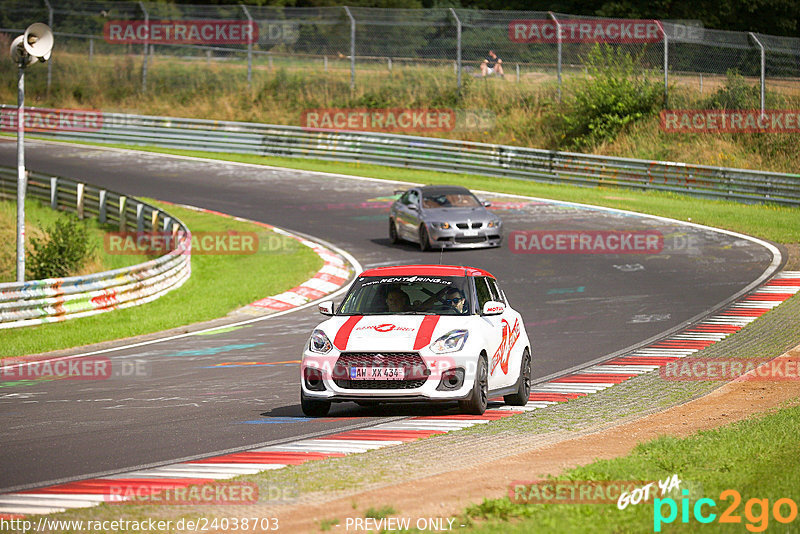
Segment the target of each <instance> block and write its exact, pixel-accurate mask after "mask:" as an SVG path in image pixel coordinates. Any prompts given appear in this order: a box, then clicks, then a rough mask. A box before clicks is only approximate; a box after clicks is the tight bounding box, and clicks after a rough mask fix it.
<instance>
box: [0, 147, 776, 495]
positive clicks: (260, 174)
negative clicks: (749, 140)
mask: <svg viewBox="0 0 800 534" xmlns="http://www.w3.org/2000/svg"><path fill="white" fill-rule="evenodd" d="M26 144H27V153H26V165H27V167H28V169H30V170H34V171H37V172H42V173H49V174H53V175H58V176H65V177H68V178H71V179H75V180H81V181H86V182H90V183H92V184H95V185H99V186H103V187H107V188H109V189H113V190H116V191H119V192H122V193H125V194H128V195H132V196H143V197H150V198H155V199H158V200H165V201H169V202H174V203H180V204H188V205H192V206H198V207H202V208H206V209H210V210H214V211H219V212H222V213H226V214H230V215H234V216H239V217H243V218H247V219H251V220H255V221H260V222H264V223H268V224H272V225H275V226H277V227H280V228H284V229H286V230H289V231H292V232H297V233H299V234H305V235H307V236H312V237H315V238H319V239H321V240H324V241H326V242H328V243H330V244H332V245H334V246H335V247H339V248H341V249H343V250H345V251H347V252H348V253H349V254H351V255H352V256H353V257H354V258H355V259H356V260H357V261H358V262H359V263H360V265H361V266H362V267H364V268H369V267H373V266H379V265H391V264H412V263H440V262H441V263H443V264H451V265H469V266H474V267H479V268H483V269H486V270H488V271H489V272H491V273H493V274H494V275H495V276H496V277H497V278H498V280H499V281H500V284H501V287H502V288H503V289H504V291H505V293H506V295H507V297H508V299H509V301H510V302H511V304H512V306H514V308H515V309H517V310H518V311H520V313H521V314H522V316H523V318H524V320H525V327H526V329H527V331H528V334H529V336H530V337H531V341H532V347H533V377H534V381H535V382H537V381H538V382H541V381H544V380H550V379H552V378H554V377H557V376H558V375H561V374H565V373H567V372H573V371H575V370H579V369H582V368H585V367H589V366H591V365H594V364H596V363H599V362H602V361H604V360H608V359H610V358H612V357H617V356H621V355H624V354H627V353H630V352H631V351H633V350H635V349H636V348H637V347H640V346H643V345H645V344H648V343H652V342H653V341H656V340H657V339H659V338H661V337H664V336H666V335H668V334H670V333H672V332H674V331H676V330H678V329H680V328H683V327H686V326H687V325H688V324H690V323H694V322H696V321H699V320H700V319H701V318H703V317H706V316H708V315H710V314H711V313H713V312H714V311H716V310H718V309H719V308H721V307H722V306H724V305H725V304H727V303H729V302H731V301H732V300H733V299H735V298H737V297H738V296H741V295H742V294H743V293H744V292H746V291H748V290H750V289H752V288H753V287H755V286H756V285H758V284H759V283H760V282H762V281H764V280H765V279H766V278H768V277H769V276H770V275H772V274H773V273H774V272H776V271H777V270H778V269H779V268H780V266H781V263H782V259H781V257H780V253H779V252H778V250H777V249H776V248H775V247H774V246H772V245H770V244H768V243H764V242H761V241H758V240H755V239H752V238H747V237H745V236H741V235H737V234H733V233H729V232H723V231H717V230H713V229H710V228H706V227H701V226H698V225H693V224H691V223H685V222H679V221H675V220H670V219H664V218H658V217H651V216H646V215H640V214H634V213H630V212H622V211H615V210H610V209H607V208H595V207H591V206H582V205H575V204H570V203H563V202H553V201H547V200H541V199H531V198H521V197H516V196H510V195H503V194H494V193H478V196H479V197H480V198H482V199H486V200H489V201H491V203H492V207H491V209H493V210H494V211H495V213H497V214H498V215H499V216H500V217H501V218H502V220H503V222H504V226H505V228H504V231H505V235H506V240H505V241H504V243H503V246H502V247H500V248H497V249H482V250H466V251H445V252H444V253H442V254H440V253H439V252H438V251H435V252H427V253H423V252H420V251H419V249H418V248H417V247H416V246H414V245H411V244H406V245H398V246H393V245H391V244H390V243H389V239H388V232H387V230H388V218H387V214H388V208H389V205H390V203H391V201H392V196H393V194H394V192H395V191H396V190H398V189H403V185H402V184H399V183H393V182H389V181H383V180H373V179H361V178H355V177H347V176H342V175H335V174H324V173H315V172H307V171H297V170H288V169H277V168H271V167H259V166H256V165H245V164H236V163H227V162H223V161H211V160H199V159H192V158H185V157H177V156H168V155H161V154H153V153H145V152H136V151H122V150H111V149H98V148H90V147H82V146H77V145H66V144H58V143H48V142H41V141H28V142H27V143H26ZM15 150H16V149H15V144H14V143H13V142H10V140H9V142H5V141H3V142H0V165H6V166H13V165H14V164H15V161H16V160H15V157H16V151H15ZM611 194H613V193H611ZM575 230H578V231H586V232H642V233H650V234H658V235H660V236H661V237H662V241H661V243H662V245H661V247H660V248H659V250H648V251H644V252H637V253H627V254H589V253H559V254H554V253H533V252H535V250H534V249H533V248H532V247H531V246H530V242H529V241H526V242H525V243H527V244H526V245H524V246H523V242H522V241H519V242H517V243H515V242H514V241H512V240H510V239H508V236H509V235H510V234H511V232H514V231H529V232H532V231H537V232H553V233H558V232H566V231H575ZM515 246H516V247H521V248H517V249H516V250H514V249H515ZM236 283H242V284H257V283H258V281H257V280H238V281H236ZM265 296H266V295H265ZM320 321H321V316H320V315H319V314H318V313H317V312H316V307H315V306H311V307H307V308H305V309H301V310H298V311H294V312H290V313H285V314H279V315H275V316H270V317H265V318H263V319H262V320H258V321H253V322H250V323H248V324H246V325H240V326H235V327H233V328H231V329H226V330H222V331H220V332H219V333H213V332H212V333H211V334H210V335H189V336H184V337H180V338H178V339H168V340H165V341H162V342H157V343H150V344H147V345H143V346H132V347H126V346H125V342H120V343H119V344H118V345H119V348H118V349H116V350H112V351H109V352H106V353H104V355H105V356H108V357H109V358H111V359H112V361H114V362H117V363H122V362H124V361H129V362H144V364H145V366H146V370H147V372H146V373H144V375H143V376H135V377H128V378H112V379H109V380H97V381H68V380H54V381H43V382H39V383H33V384H20V385H12V384H3V385H2V386H3V387H2V388H0V406H1V407H0V410H2V413H3V415H4V421H5V424H4V425H3V428H2V429H0V466H2V472H3V477H2V481H0V492H7V491H16V490H24V489H31V488H37V487H41V486H44V485H50V484H54V483H60V482H69V481H75V480H79V479H84V478H89V477H97V476H102V475H112V474H115V473H123V472H126V471H136V470H141V469H144V468H149V467H155V466H159V465H165V464H172V463H175V462H176V461H187V460H192V459H200V458H204V457H208V456H213V455H215V454H220V453H221V452H235V451H243V450H247V449H252V448H255V447H265V446H270V445H276V444H281V443H285V442H289V441H296V440H298V439H301V438H315V437H320V436H325V435H327V434H332V433H337V432H342V431H347V430H357V429H359V428H362V427H366V426H372V425H375V424H378V423H382V422H387V423H388V422H393V421H398V420H401V419H404V418H407V417H411V416H419V415H441V414H450V413H454V409H453V408H452V407H449V406H440V407H424V406H413V405H404V406H392V407H380V408H377V409H368V408H362V407H359V406H357V405H355V404H353V403H343V404H335V405H334V406H333V408H332V410H331V414H330V415H329V416H328V417H325V418H316V419H315V418H307V417H304V416H303V414H302V412H301V410H300V401H299V359H300V355H301V353H302V348H303V345H304V343H306V341H307V339H308V336H309V334H310V332H311V330H312V329H313V327H314V326H315V325H316V324H317V323H319V322H320ZM231 322H233V319H232V320H231ZM61 327H62V328H76V329H79V328H80V319H78V320H75V321H68V322H65V323H63V324H62V325H61ZM0 347H2V333H1V332H0ZM0 350H1V349H0ZM73 352H75V351H73Z"/></svg>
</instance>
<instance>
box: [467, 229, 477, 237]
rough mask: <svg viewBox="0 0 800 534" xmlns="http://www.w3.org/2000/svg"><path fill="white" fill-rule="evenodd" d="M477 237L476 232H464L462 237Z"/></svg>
mask: <svg viewBox="0 0 800 534" xmlns="http://www.w3.org/2000/svg"><path fill="white" fill-rule="evenodd" d="M476 235H478V231H477V230H464V237H475V236H476Z"/></svg>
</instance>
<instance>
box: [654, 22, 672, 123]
mask: <svg viewBox="0 0 800 534" xmlns="http://www.w3.org/2000/svg"><path fill="white" fill-rule="evenodd" d="M656 24H658V27H659V28H661V35H663V36H664V108H668V107H669V38H668V37H667V32H666V31H665V30H664V24H662V23H661V21H660V20H657V21H656Z"/></svg>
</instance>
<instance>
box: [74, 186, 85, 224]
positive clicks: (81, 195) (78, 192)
mask: <svg viewBox="0 0 800 534" xmlns="http://www.w3.org/2000/svg"><path fill="white" fill-rule="evenodd" d="M85 190H86V184H83V183H80V182H79V183H78V184H77V187H76V188H75V193H76V196H77V197H78V199H77V203H76V206H75V211H77V212H78V218H79V219H83V198H84V191H85Z"/></svg>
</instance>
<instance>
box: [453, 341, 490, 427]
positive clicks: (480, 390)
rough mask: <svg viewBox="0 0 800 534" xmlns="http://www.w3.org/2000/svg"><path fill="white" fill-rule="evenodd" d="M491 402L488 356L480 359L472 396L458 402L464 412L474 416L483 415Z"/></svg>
mask: <svg viewBox="0 0 800 534" xmlns="http://www.w3.org/2000/svg"><path fill="white" fill-rule="evenodd" d="M488 402H489V365H488V364H487V363H486V356H483V355H481V357H480V358H478V368H477V369H475V381H474V382H473V383H472V394H471V395H470V397H469V398H468V399H466V400H462V401H458V407H459V408H460V409H461V411H462V412H464V413H467V414H472V415H483V412H485V411H486V405H487V404H488Z"/></svg>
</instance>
